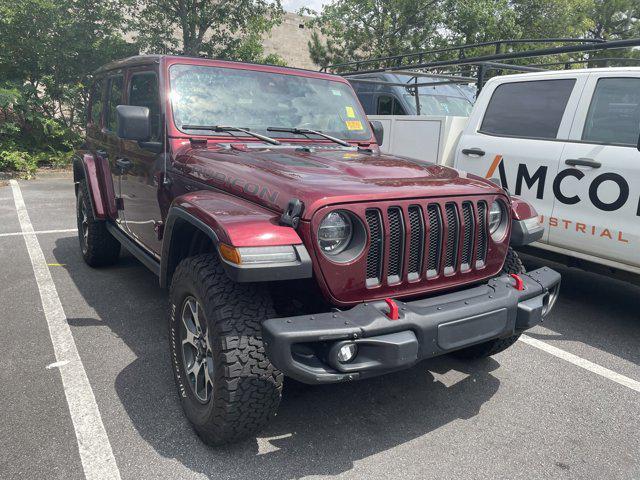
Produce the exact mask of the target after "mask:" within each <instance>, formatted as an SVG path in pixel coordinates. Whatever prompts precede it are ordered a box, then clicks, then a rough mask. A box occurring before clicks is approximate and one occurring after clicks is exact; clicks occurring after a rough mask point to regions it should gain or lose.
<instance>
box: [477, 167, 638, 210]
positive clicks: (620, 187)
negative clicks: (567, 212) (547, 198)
mask: <svg viewBox="0 0 640 480" xmlns="http://www.w3.org/2000/svg"><path fill="white" fill-rule="evenodd" d="M533 168H535V167H532V170H533ZM496 170H498V175H499V177H500V182H501V183H502V186H503V187H504V188H505V189H507V190H510V189H509V183H508V181H507V173H506V171H505V167H504V159H503V158H502V155H496V156H495V158H494V159H493V161H492V162H491V165H490V166H489V169H488V170H487V173H486V175H485V178H493V177H494V175H495V171H496ZM547 174H548V167H547V166H546V165H542V166H539V167H537V168H535V170H533V171H530V170H529V167H528V166H527V165H526V164H524V163H520V164H518V170H517V172H516V179H515V187H514V190H513V193H515V194H516V195H521V194H522V185H523V184H524V185H526V187H527V188H528V189H529V190H532V191H533V192H535V196H536V198H537V199H539V200H542V199H543V198H544V187H545V184H546V182H547V177H548V175H547ZM584 177H585V173H584V172H583V171H582V170H579V169H577V168H566V169H564V170H560V171H559V172H558V174H557V175H556V176H555V178H554V179H553V186H552V187H553V188H552V189H553V195H554V196H555V198H556V199H557V200H558V201H559V202H560V203H564V204H565V205H575V204H577V203H580V202H582V201H585V199H584V198H581V197H580V196H579V195H577V194H571V193H569V192H567V191H565V190H564V189H563V183H564V182H565V181H566V179H568V178H574V179H576V180H578V181H582V180H583V179H584ZM590 181H591V183H590V184H589V193H588V197H589V198H588V201H590V202H591V204H592V205H593V206H594V207H596V208H597V209H599V210H602V211H604V212H614V211H616V210H619V209H620V208H622V207H623V206H625V205H626V204H627V202H629V201H634V202H637V203H636V205H637V207H636V215H637V216H640V198H637V199H636V198H632V199H631V200H630V189H629V183H628V182H627V180H626V179H625V178H624V177H623V176H622V175H619V174H617V173H613V172H604V173H601V174H600V175H598V176H596V177H595V178H593V179H591V180H590ZM605 182H612V183H613V184H615V185H616V188H617V195H615V199H614V200H612V201H605V200H603V199H602V198H601V193H600V187H601V186H602V185H603V184H604V183H605Z"/></svg>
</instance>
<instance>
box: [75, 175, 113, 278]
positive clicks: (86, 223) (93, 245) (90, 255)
mask: <svg viewBox="0 0 640 480" xmlns="http://www.w3.org/2000/svg"><path fill="white" fill-rule="evenodd" d="M76 218H77V221H78V239H79V241H80V251H81V252H82V258H84V261H85V262H86V263H87V265H89V266H91V267H104V266H107V265H113V264H114V263H116V262H117V261H118V258H119V257H120V242H119V241H118V240H116V239H115V238H114V237H113V235H111V233H109V230H107V225H106V223H105V222H104V221H102V220H96V218H95V217H94V215H93V210H92V208H91V199H90V198H89V189H88V187H87V181H86V180H81V181H80V183H79V185H78V195H77V199H76Z"/></svg>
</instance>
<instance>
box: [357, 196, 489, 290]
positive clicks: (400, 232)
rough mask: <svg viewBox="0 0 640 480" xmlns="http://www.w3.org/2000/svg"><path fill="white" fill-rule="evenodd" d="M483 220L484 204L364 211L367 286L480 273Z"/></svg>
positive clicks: (485, 236) (485, 214)
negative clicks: (476, 270)
mask: <svg viewBox="0 0 640 480" xmlns="http://www.w3.org/2000/svg"><path fill="white" fill-rule="evenodd" d="M476 209H477V210H476ZM487 217H488V209H487V202H486V201H484V200H481V201H478V202H477V204H476V203H475V202H472V201H469V200H464V201H460V202H455V201H448V202H447V203H445V204H440V203H435V202H434V203H424V204H420V205H417V204H411V205H408V206H406V207H400V206H395V205H394V206H391V207H388V208H384V209H376V208H370V209H367V210H366V211H365V220H366V224H367V227H368V229H369V237H370V247H369V250H368V252H367V253H366V255H367V257H366V261H367V263H366V275H367V278H366V285H367V287H376V286H379V285H381V284H382V283H385V284H387V285H392V284H397V283H399V282H403V281H415V280H418V279H420V278H423V279H425V278H426V279H433V278H436V277H438V276H440V275H443V274H444V275H447V276H449V275H454V274H456V273H460V272H464V271H468V270H470V269H473V268H482V267H483V266H484V264H485V262H486V257H487V249H488V247H489V237H488V230H487ZM445 229H446V235H445ZM407 242H408V244H407ZM387 243H388V248H387ZM406 247H408V248H406ZM474 256H475V257H474ZM474 258H475V263H474ZM383 275H384V278H383Z"/></svg>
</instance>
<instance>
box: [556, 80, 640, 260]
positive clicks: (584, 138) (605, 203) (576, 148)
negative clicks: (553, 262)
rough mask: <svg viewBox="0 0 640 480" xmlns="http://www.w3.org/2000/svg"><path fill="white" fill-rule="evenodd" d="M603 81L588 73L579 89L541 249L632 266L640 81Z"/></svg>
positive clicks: (639, 179) (639, 249)
mask: <svg viewBox="0 0 640 480" xmlns="http://www.w3.org/2000/svg"><path fill="white" fill-rule="evenodd" d="M611 75H612V74H611V73H609V74H607V73H592V74H590V76H589V79H588V81H587V84H586V86H585V91H584V100H583V101H582V102H581V104H580V108H579V109H578V111H577V112H576V118H575V121H574V126H573V128H572V130H571V135H570V139H569V140H570V141H569V142H567V144H566V145H565V148H564V151H563V154H562V161H561V164H560V171H559V175H561V176H562V179H561V181H558V180H556V183H557V184H558V192H557V195H556V196H557V198H556V203H555V207H554V211H553V218H552V221H553V226H551V227H550V229H549V231H550V237H549V243H550V244H551V245H554V246H557V247H561V248H564V249H568V250H572V251H575V252H581V253H583V254H587V255H590V256H595V257H599V258H603V259H608V260H612V261H615V262H619V263H622V264H625V265H631V266H633V267H640V152H639V151H638V137H639V135H640V78H638V74H637V72H624V73H620V74H618V73H616V74H615V77H612V76H611ZM634 77H635V78H634Z"/></svg>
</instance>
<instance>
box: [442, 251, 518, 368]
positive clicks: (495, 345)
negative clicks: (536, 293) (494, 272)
mask: <svg viewBox="0 0 640 480" xmlns="http://www.w3.org/2000/svg"><path fill="white" fill-rule="evenodd" d="M525 272H526V270H525V268H524V265H523V264H522V260H520V257H519V256H518V254H517V253H516V252H515V250H513V248H511V247H509V251H508V252H507V258H506V259H505V261H504V266H503V267H502V272H501V273H502V274H505V273H516V274H520V273H525ZM518 338H520V334H519V333H518V334H516V335H512V336H511V337H506V338H496V339H494V340H489V341H488V342H484V343H479V344H478V345H474V346H472V347H467V348H463V349H462V350H458V351H455V352H453V355H454V356H456V357H458V358H462V359H465V360H477V359H480V358H485V357H490V356H492V355H495V354H496V353H500V352H502V351H504V350H506V349H507V348H509V347H510V346H511V345H513V344H514V343H516V342H517V341H518Z"/></svg>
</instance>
